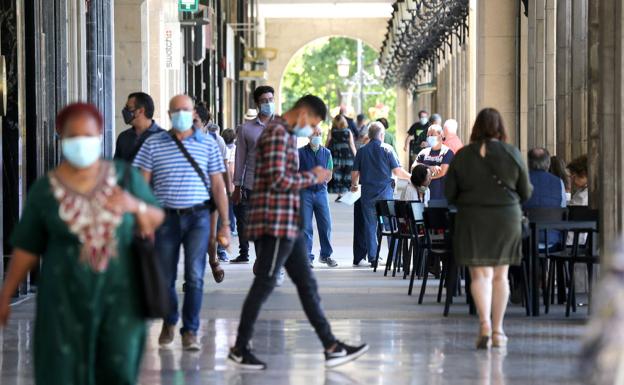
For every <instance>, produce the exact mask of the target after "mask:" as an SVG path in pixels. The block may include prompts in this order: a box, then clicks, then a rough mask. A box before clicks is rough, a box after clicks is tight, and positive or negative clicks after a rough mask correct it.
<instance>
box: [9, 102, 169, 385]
mask: <svg viewBox="0 0 624 385" xmlns="http://www.w3.org/2000/svg"><path fill="white" fill-rule="evenodd" d="M56 127H57V132H58V133H59V134H60V137H61V148H62V153H63V159H64V160H63V162H61V164H60V165H59V167H58V168H56V169H55V170H53V171H51V172H50V173H48V175H46V176H45V177H43V178H41V179H39V180H38V181H37V182H36V183H35V184H34V185H33V186H32V188H31V190H30V192H29V194H28V199H27V201H26V205H25V207H24V211H23V213H22V218H21V220H20V223H19V224H18V225H17V226H16V228H15V230H14V232H13V235H12V238H11V243H12V245H13V247H14V251H13V257H12V259H11V264H10V267H9V271H8V274H7V277H6V280H5V283H4V287H3V288H2V291H1V292H0V326H3V325H6V322H7V320H8V317H9V312H10V310H9V309H10V308H9V300H10V298H11V296H12V294H13V293H15V290H16V289H17V287H18V285H19V284H20V282H22V281H23V280H24V279H25V277H26V275H27V273H28V271H30V270H31V269H32V268H33V267H35V266H36V265H37V264H38V263H39V258H40V257H41V261H42V263H41V277H40V282H39V290H38V294H37V311H36V318H35V331H34V366H35V382H36V383H37V384H38V385H42V384H45V385H56V384H58V385H99V384H102V385H103V384H107V385H122V384H123V385H129V384H134V383H136V380H137V377H138V372H139V366H140V362H141V357H142V353H143V345H144V341H145V333H146V331H145V319H144V318H143V317H142V315H141V306H140V300H139V296H138V287H137V280H136V279H135V277H136V276H137V274H136V271H135V265H134V263H133V261H132V257H133V256H132V255H131V254H130V250H131V240H132V234H133V229H134V226H135V221H136V223H137V224H138V226H139V229H140V231H141V232H142V233H144V234H151V233H153V232H154V231H155V230H156V228H157V227H158V226H159V225H160V223H161V222H162V220H163V218H164V214H163V212H162V210H161V209H160V208H158V207H157V201H156V199H155V198H154V197H153V196H152V194H151V192H150V189H149V186H148V185H147V184H146V183H145V180H144V179H143V178H142V177H141V176H140V175H139V173H138V172H137V171H135V170H134V169H131V168H130V167H127V166H125V165H124V164H123V163H117V162H115V163H113V162H109V161H105V160H103V159H101V156H100V154H101V134H102V127H103V120H102V116H101V114H100V113H99V111H98V110H97V109H96V108H95V107H94V106H92V105H89V104H72V105H69V106H67V107H66V108H65V109H64V110H63V111H61V112H60V113H59V116H58V117H57V126H56ZM126 172H131V175H130V177H129V183H128V185H127V186H124V187H125V188H126V190H122V189H121V188H120V187H119V184H120V183H121V181H122V180H124V179H125V178H124V175H125V173H126Z"/></svg>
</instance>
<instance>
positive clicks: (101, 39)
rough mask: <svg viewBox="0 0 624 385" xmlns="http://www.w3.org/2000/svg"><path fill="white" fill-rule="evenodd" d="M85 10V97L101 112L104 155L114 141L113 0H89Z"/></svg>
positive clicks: (109, 150)
mask: <svg viewBox="0 0 624 385" xmlns="http://www.w3.org/2000/svg"><path fill="white" fill-rule="evenodd" d="M88 4H89V7H88V9H87V98H88V100H89V102H91V103H93V104H95V105H96V106H98V108H99V109H100V111H101V112H102V115H104V143H103V146H104V156H106V157H112V155H113V148H114V141H115V135H114V133H115V123H114V119H115V112H114V111H115V108H114V100H115V78H114V73H115V71H114V65H115V63H114V61H113V60H114V52H113V38H114V33H113V28H114V24H113V8H114V7H113V0H100V1H91V2H89V3H88Z"/></svg>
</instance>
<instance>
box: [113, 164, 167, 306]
mask: <svg viewBox="0 0 624 385" xmlns="http://www.w3.org/2000/svg"><path fill="white" fill-rule="evenodd" d="M131 167H132V166H130V165H129V164H126V166H125V170H124V178H123V184H122V186H121V187H122V188H123V189H124V190H126V191H128V192H130V174H131V171H132V170H131ZM131 253H132V255H133V257H134V258H133V261H134V263H135V268H136V272H137V281H138V282H137V283H138V285H137V286H138V288H139V296H140V301H141V302H142V312H143V316H144V317H145V318H164V317H166V316H167V315H168V314H169V312H170V311H171V302H170V300H169V294H168V287H167V283H166V281H165V278H164V274H163V273H162V269H161V266H160V264H159V263H158V256H157V255H156V248H155V247H154V241H153V240H152V239H149V238H147V237H144V236H143V235H141V233H140V231H139V228H138V224H135V227H134V229H133V234H132V243H131Z"/></svg>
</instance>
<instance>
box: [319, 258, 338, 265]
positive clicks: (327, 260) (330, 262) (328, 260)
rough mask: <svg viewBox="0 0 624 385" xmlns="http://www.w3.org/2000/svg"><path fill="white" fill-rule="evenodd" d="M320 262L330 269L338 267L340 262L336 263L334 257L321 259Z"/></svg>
mask: <svg viewBox="0 0 624 385" xmlns="http://www.w3.org/2000/svg"><path fill="white" fill-rule="evenodd" d="M319 262H321V263H324V264H326V265H327V266H329V267H336V266H338V262H336V261H335V260H334V259H333V258H332V257H327V258H321V259H320V260H319Z"/></svg>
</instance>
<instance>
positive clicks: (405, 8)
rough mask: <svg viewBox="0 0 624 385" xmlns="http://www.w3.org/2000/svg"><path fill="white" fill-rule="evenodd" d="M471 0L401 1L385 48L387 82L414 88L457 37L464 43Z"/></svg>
mask: <svg viewBox="0 0 624 385" xmlns="http://www.w3.org/2000/svg"><path fill="white" fill-rule="evenodd" d="M468 4H469V0H398V1H396V2H395V3H394V4H393V8H394V11H393V13H392V18H391V19H390V20H389V21H388V31H387V32H386V38H385V40H384V43H383V45H382V48H381V54H380V60H379V63H380V65H381V69H382V74H383V78H384V83H385V84H386V85H387V86H392V85H395V84H399V85H400V86H402V87H405V88H408V89H412V88H414V87H415V86H416V84H417V78H418V76H419V75H420V74H422V73H423V72H425V71H427V70H429V71H432V70H433V68H434V65H435V63H436V62H439V61H440V60H443V59H444V55H445V54H446V52H447V51H446V50H445V49H444V47H445V45H447V46H448V47H449V51H451V52H452V50H453V44H452V41H453V39H452V38H453V36H457V39H456V41H457V42H458V43H459V44H460V45H461V44H464V43H465V41H466V36H467V34H468V25H467V17H468V8H469V7H468Z"/></svg>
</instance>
